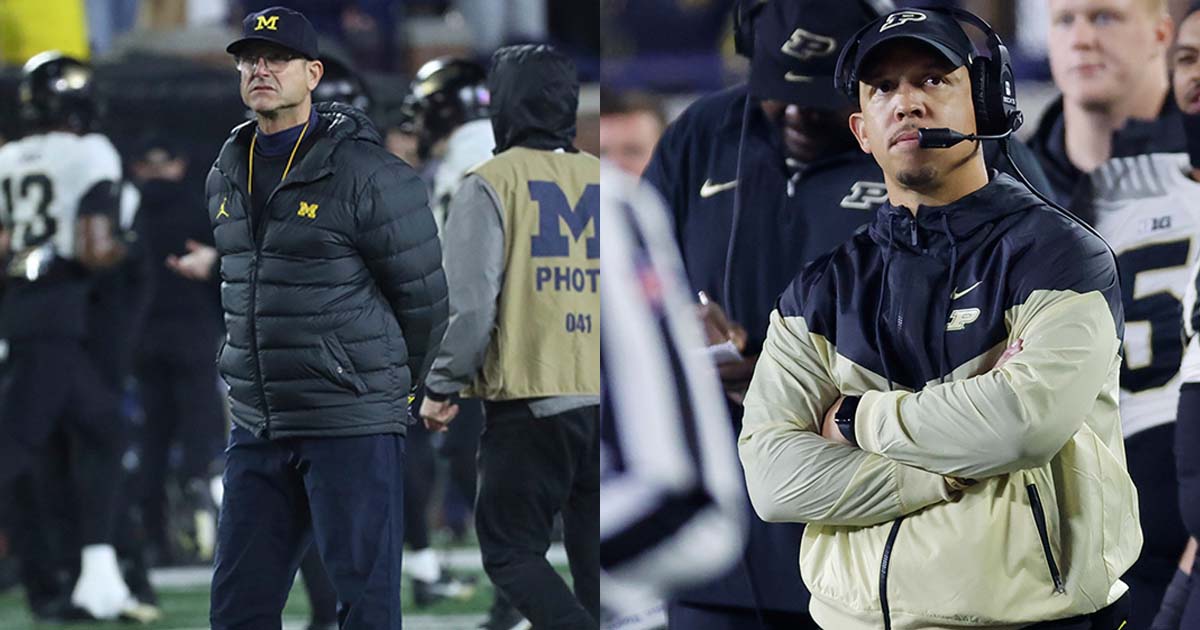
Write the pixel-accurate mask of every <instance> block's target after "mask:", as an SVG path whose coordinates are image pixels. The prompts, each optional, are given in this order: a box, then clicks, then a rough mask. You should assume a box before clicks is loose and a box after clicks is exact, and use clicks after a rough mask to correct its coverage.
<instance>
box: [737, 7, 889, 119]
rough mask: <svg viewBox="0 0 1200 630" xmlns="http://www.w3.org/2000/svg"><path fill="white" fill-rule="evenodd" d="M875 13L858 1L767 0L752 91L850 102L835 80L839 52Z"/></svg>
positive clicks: (814, 103) (757, 32) (823, 102)
mask: <svg viewBox="0 0 1200 630" xmlns="http://www.w3.org/2000/svg"><path fill="white" fill-rule="evenodd" d="M876 15H877V14H876V13H875V12H874V11H873V10H871V9H870V8H869V7H868V6H867V3H864V2H858V1H847V0H787V1H772V2H767V3H766V6H764V7H763V8H762V10H761V12H760V13H759V14H758V15H757V16H756V17H755V18H754V56H753V57H751V59H750V93H751V94H752V95H754V96H756V97H758V98H763V99H773V100H781V101H785V102H788V103H796V104H798V105H802V106H807V107H821V108H828V109H837V108H839V107H842V106H844V105H846V104H847V103H846V101H845V99H844V98H843V97H842V96H841V95H840V94H838V92H837V91H836V90H835V89H834V88H833V86H832V83H831V81H830V78H831V77H833V76H834V69H835V68H836V66H837V60H838V52H839V51H841V49H842V47H843V46H845V45H846V43H847V42H848V41H849V40H850V39H851V38H852V37H853V35H854V34H855V33H856V32H857V31H858V30H859V29H860V28H862V27H863V25H865V24H867V23H868V22H870V21H871V20H872V19H874V18H875V17H876Z"/></svg>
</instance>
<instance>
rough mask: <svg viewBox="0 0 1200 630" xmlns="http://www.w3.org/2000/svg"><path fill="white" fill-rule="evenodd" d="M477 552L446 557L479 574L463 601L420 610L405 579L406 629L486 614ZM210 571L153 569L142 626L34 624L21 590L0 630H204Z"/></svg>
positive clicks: (486, 591) (296, 621) (7, 598)
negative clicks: (152, 600) (157, 610)
mask: <svg viewBox="0 0 1200 630" xmlns="http://www.w3.org/2000/svg"><path fill="white" fill-rule="evenodd" d="M478 553H479V552H478V550H474V549H457V550H454V551H453V552H450V553H449V554H447V556H446V557H445V560H446V561H448V564H449V565H450V567H451V569H452V570H453V571H454V575H455V576H456V577H460V578H464V577H465V578H469V577H475V578H476V580H477V581H476V589H475V593H474V594H473V595H472V596H471V598H470V599H466V600H462V601H457V600H456V601H449V600H443V601H440V602H438V603H436V604H433V605H431V606H429V607H427V608H417V607H416V605H415V604H414V603H413V601H412V589H411V588H410V586H409V580H408V578H407V577H406V578H405V579H404V585H403V587H402V588H401V599H402V601H403V605H404V628H405V630H472V629H474V628H475V626H476V625H477V624H478V623H479V622H480V621H481V620H483V618H484V615H485V614H486V613H487V609H488V606H489V605H491V602H492V586H491V584H490V583H489V582H488V581H487V578H486V576H484V574H483V570H482V568H480V566H479V561H478ZM548 556H549V558H550V561H551V562H552V563H553V564H554V566H555V568H556V569H558V571H559V573H560V574H562V575H563V578H564V579H566V580H567V583H568V584H570V574H569V573H568V572H567V568H566V557H565V554H564V553H563V552H562V547H561V545H555V546H553V547H552V548H551V550H550V553H549V554H548ZM210 576H211V571H209V570H207V569H204V568H194V569H166V570H156V571H153V572H151V581H152V582H153V583H154V584H155V585H156V586H157V588H158V596H159V604H160V607H161V609H162V613H163V618H162V620H160V621H157V622H154V623H150V624H145V625H139V624H121V623H116V622H107V623H102V622H95V623H72V624H70V625H64V624H46V623H34V621H33V618H32V617H31V616H30V615H29V612H28V609H27V608H26V606H25V599H24V595H23V594H22V593H21V591H20V589H13V590H10V591H8V592H6V593H3V594H0V629H3V630H49V629H51V628H69V629H71V630H100V629H102V628H103V629H105V630H114V629H117V628H130V629H131V630H133V629H145V630H206V629H207V628H208V627H209V625H208V584H209V581H208V580H209V578H210ZM308 612H309V608H308V597H307V596H306V595H305V593H304V586H303V585H302V584H301V582H300V578H299V577H297V578H296V584H295V585H294V586H293V588H292V592H291V595H290V596H289V597H288V602H287V607H286V608H285V609H284V613H283V619H284V626H283V627H284V630H303V629H304V627H305V625H306V624H307V623H308Z"/></svg>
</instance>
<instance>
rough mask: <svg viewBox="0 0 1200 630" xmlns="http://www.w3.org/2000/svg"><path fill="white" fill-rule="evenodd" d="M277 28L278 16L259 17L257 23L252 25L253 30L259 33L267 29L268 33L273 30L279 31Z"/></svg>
mask: <svg viewBox="0 0 1200 630" xmlns="http://www.w3.org/2000/svg"><path fill="white" fill-rule="evenodd" d="M278 26H279V16H278V15H270V16H267V15H260V16H258V21H257V22H256V23H255V24H254V30H256V31H261V30H263V29H267V30H268V31H275V30H279V29H278V28H277V27H278Z"/></svg>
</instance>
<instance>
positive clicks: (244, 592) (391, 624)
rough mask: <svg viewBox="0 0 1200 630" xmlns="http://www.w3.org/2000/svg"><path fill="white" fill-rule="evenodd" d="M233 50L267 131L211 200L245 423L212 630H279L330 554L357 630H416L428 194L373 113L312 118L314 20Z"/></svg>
mask: <svg viewBox="0 0 1200 630" xmlns="http://www.w3.org/2000/svg"><path fill="white" fill-rule="evenodd" d="M227 50H228V51H229V52H230V53H231V54H232V55H233V56H234V58H235V60H236V65H237V68H238V70H239V72H240V75H241V93H242V100H243V101H244V102H245V103H246V105H247V106H248V107H249V108H250V109H251V110H253V111H254V113H255V119H254V120H252V121H249V122H247V123H244V124H242V125H239V126H238V127H236V128H235V129H234V130H233V132H232V133H231V134H230V137H229V139H228V140H227V141H226V142H225V145H224V146H223V147H222V148H221V152H220V155H219V156H218V157H217V160H216V163H215V164H214V165H213V167H212V170H211V171H210V172H209V175H208V181H207V183H206V186H205V193H206V201H207V210H208V217H209V221H210V223H211V226H212V230H213V237H214V241H215V244H216V249H217V252H218V254H219V256H220V263H219V270H220V275H221V281H222V282H221V301H222V306H223V308H224V311H225V324H226V330H227V334H226V338H225V343H224V345H223V347H222V349H221V351H220V353H219V355H218V360H217V364H218V369H219V370H220V373H221V376H222V378H224V379H225V382H226V383H227V384H228V385H229V401H230V409H231V414H232V416H233V423H234V426H233V428H232V430H231V432H230V438H229V447H228V449H226V463H225V478H224V483H225V491H224V499H223V502H222V506H221V516H220V520H219V523H218V526H217V550H216V560H215V568H214V573H213V583H212V598H211V602H212V604H211V611H210V620H211V623H212V627H213V628H219V629H231V628H263V627H278V626H279V623H280V616H281V614H282V611H283V606H284V603H285V602H286V601H287V595H288V592H289V591H290V589H291V585H292V577H293V575H294V574H295V572H296V566H297V565H298V564H299V562H300V558H301V556H302V554H303V552H304V550H305V549H306V548H307V547H308V545H309V542H310V541H312V543H313V544H315V545H316V548H317V551H318V552H319V553H320V555H321V559H322V561H323V562H324V565H325V567H326V568H327V569H328V570H329V576H330V578H331V580H332V582H333V586H334V590H335V591H336V592H337V597H338V618H339V621H340V624H341V627H342V628H351V629H354V628H357V629H364V630H365V629H367V628H371V629H378V628H392V629H395V630H398V629H399V628H400V627H401V611H400V589H399V588H398V585H399V583H400V566H401V550H402V545H403V538H404V532H403V530H404V527H403V514H402V509H401V505H402V504H403V490H402V489H403V479H404V470H403V467H404V460H405V454H404V435H405V431H406V427H407V424H408V423H407V419H408V417H409V416H408V410H407V406H408V400H409V397H410V396H411V395H412V392H413V391H415V390H416V389H417V388H419V387H420V385H421V382H422V380H423V377H424V375H425V374H426V373H427V371H428V367H429V365H430V363H431V362H432V360H433V357H434V355H435V354H436V352H437V347H438V344H439V343H440V340H441V338H442V335H443V333H444V332H445V327H446V318H447V311H448V305H447V295H446V279H445V275H444V273H443V271H442V266H441V248H440V247H439V244H438V239H437V229H436V226H435V225H434V222H433V214H432V212H430V210H429V202H428V198H427V195H426V192H425V186H424V184H423V183H422V182H421V180H420V178H419V177H418V176H417V174H416V173H415V172H414V171H413V170H412V169H411V168H410V167H409V166H408V165H406V164H404V163H403V162H402V161H401V160H399V159H398V158H396V157H394V156H392V155H391V154H390V153H388V152H387V150H386V149H384V147H383V146H382V145H381V142H380V137H379V134H378V132H376V130H375V128H374V127H373V126H372V125H371V122H370V120H369V119H367V117H366V116H365V115H364V114H363V113H362V112H361V111H359V110H357V109H355V108H353V107H349V106H346V105H343V104H340V103H320V104H318V105H315V106H314V105H313V103H312V95H311V93H312V91H313V89H314V88H315V87H316V85H317V84H318V83H319V82H320V80H321V75H322V65H321V62H320V61H318V60H317V59H318V57H319V54H318V51H317V45H316V33H315V32H314V31H313V28H312V25H311V24H310V23H309V22H308V20H307V19H306V18H305V17H304V16H303V15H302V14H300V13H297V12H295V11H292V10H289V9H285V8H282V7H272V8H269V9H266V10H264V11H261V12H258V13H253V14H250V15H248V16H247V17H246V19H245V21H244V22H243V37H242V38H241V39H239V40H237V41H235V42H233V43H232V44H230V45H229V47H228V48H227ZM364 559H367V561H365V562H364Z"/></svg>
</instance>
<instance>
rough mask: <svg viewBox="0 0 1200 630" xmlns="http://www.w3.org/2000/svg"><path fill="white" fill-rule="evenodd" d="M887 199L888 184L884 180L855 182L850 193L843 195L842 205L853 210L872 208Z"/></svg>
mask: <svg viewBox="0 0 1200 630" xmlns="http://www.w3.org/2000/svg"><path fill="white" fill-rule="evenodd" d="M885 201H887V186H885V185H884V184H883V182H854V185H853V186H851V187H850V194H848V195H846V196H845V197H842V204H841V205H842V207H843V208H849V209H851V210H870V209H871V207H872V206H878V205H880V204H882V203H883V202H885Z"/></svg>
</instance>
